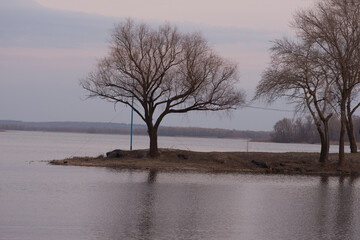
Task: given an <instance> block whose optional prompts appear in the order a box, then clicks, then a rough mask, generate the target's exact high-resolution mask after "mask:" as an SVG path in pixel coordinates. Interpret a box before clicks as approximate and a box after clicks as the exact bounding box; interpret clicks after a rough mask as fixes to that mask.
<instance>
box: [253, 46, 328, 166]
mask: <svg viewBox="0 0 360 240" xmlns="http://www.w3.org/2000/svg"><path fill="white" fill-rule="evenodd" d="M271 52H272V55H271V63H270V66H269V67H268V69H267V70H265V72H264V73H263V75H262V79H261V81H260V83H259V84H258V86H257V88H256V94H255V99H259V98H265V99H267V100H268V101H269V102H272V101H274V100H276V99H278V98H281V97H287V98H288V100H289V101H290V102H293V103H296V104H297V108H298V110H306V111H308V112H310V114H311V116H312V118H313V120H314V122H315V124H316V129H317V131H318V133H319V135H320V141H321V152H320V158H319V161H320V162H321V163H322V164H323V165H326V164H327V161H328V155H329V147H330V142H329V126H328V122H329V120H330V118H331V117H332V115H333V113H332V107H331V105H330V103H331V101H332V99H331V87H332V84H333V79H334V76H333V75H332V72H331V71H329V69H327V68H326V65H324V64H323V63H322V62H320V61H319V60H320V59H322V58H321V57H320V56H319V54H320V53H319V52H318V51H317V50H316V49H314V48H313V45H312V44H308V43H295V42H291V41H289V40H287V39H284V40H277V41H276V42H275V44H274V46H273V47H272V48H271Z"/></svg>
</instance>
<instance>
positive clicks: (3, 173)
mask: <svg viewBox="0 0 360 240" xmlns="http://www.w3.org/2000/svg"><path fill="white" fill-rule="evenodd" d="M4 136H6V137H4ZM80 138H81V137H80V136H79V135H77V134H75V135H71V134H60V135H56V134H48V133H45V134H40V133H34V134H31V133H26V134H24V135H22V134H21V133H16V134H12V133H7V135H2V134H0V239H1V240H2V239H22V240H27V239H39V240H42V239H55V240H57V239H59V240H62V239H101V240H103V239H104V240H118V239H146V240H151V239H190V240H191V239H260V240H261V239H360V232H359V230H358V226H359V224H360V221H359V220H360V211H359V208H358V206H359V199H360V192H359V188H360V184H359V180H358V179H355V178H336V177H301V176H277V175H274V176H267V175H235V174H195V173H162V172H156V171H147V172H146V171H119V170H116V169H105V168H84V167H62V166H50V165H47V164H45V163H43V162H39V161H37V160H44V159H54V158H61V157H64V156H68V155H70V154H72V153H73V152H74V149H79V148H82V149H84V152H88V151H89V152H91V151H93V152H94V153H96V152H97V151H99V150H101V149H103V148H105V149H106V148H107V146H105V145H101V144H100V143H104V142H106V141H100V140H97V141H96V142H98V143H99V144H98V145H96V144H95V143H92V144H90V146H91V147H90V148H87V147H84V146H83V145H82V144H83V143H82V142H81V141H79V139H80ZM100 139H101V138H100ZM44 145H45V146H46V148H45V149H44Z"/></svg>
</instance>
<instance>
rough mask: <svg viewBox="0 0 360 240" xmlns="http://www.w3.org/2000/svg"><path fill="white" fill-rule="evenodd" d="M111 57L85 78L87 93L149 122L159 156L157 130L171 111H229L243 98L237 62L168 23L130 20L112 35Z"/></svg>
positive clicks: (152, 149) (152, 150)
mask: <svg viewBox="0 0 360 240" xmlns="http://www.w3.org/2000/svg"><path fill="white" fill-rule="evenodd" d="M111 43H112V46H111V49H110V53H109V56H107V57H105V58H104V59H102V60H101V61H99V63H98V66H97V69H96V70H95V71H94V72H92V73H90V74H89V75H88V76H87V77H86V78H85V79H83V80H82V81H81V85H82V87H83V88H84V89H86V90H88V91H89V92H90V94H89V97H100V98H103V99H106V100H108V101H110V102H113V103H122V104H125V105H127V106H129V107H132V104H131V99H132V98H133V97H134V99H135V103H134V105H133V110H134V111H135V112H136V113H137V114H138V115H139V116H140V117H141V119H142V120H143V121H144V122H145V123H146V125H147V128H148V134H149V137H150V156H152V157H155V156H157V155H158V153H159V152H158V143H157V131H158V128H159V126H160V123H161V121H162V120H163V119H164V117H165V116H166V115H168V114H170V113H186V112H189V111H219V110H230V109H234V108H236V107H239V106H241V105H242V104H243V103H244V102H245V94H244V93H243V92H242V91H240V90H237V88H236V84H237V83H238V80H239V79H238V76H237V65H236V64H234V63H231V62H229V61H226V60H224V59H223V58H221V57H220V56H218V55H216V54H215V53H214V52H213V51H212V50H211V48H210V47H209V45H208V44H207V42H206V41H205V40H204V39H203V38H202V37H201V36H200V35H199V34H197V33H193V34H183V33H180V32H179V31H178V30H177V28H176V27H173V26H170V25H168V24H166V25H162V26H160V27H159V28H158V29H153V28H151V27H150V26H149V25H146V24H136V23H135V22H134V21H132V20H127V21H125V22H123V23H120V24H118V25H117V26H116V27H115V29H114V31H113V34H112V41H111Z"/></svg>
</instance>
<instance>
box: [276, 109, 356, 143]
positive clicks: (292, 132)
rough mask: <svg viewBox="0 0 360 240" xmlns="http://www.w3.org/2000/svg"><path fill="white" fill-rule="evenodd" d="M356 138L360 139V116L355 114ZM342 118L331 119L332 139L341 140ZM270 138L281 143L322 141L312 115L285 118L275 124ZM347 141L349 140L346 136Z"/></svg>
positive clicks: (330, 137) (330, 132)
mask: <svg viewBox="0 0 360 240" xmlns="http://www.w3.org/2000/svg"><path fill="white" fill-rule="evenodd" d="M353 123H354V129H355V138H356V140H357V141H359V140H360V134H359V129H360V116H356V115H354V116H353ZM339 131H340V119H338V118H335V117H334V118H331V119H330V121H329V139H330V141H339ZM270 140H271V141H272V142H279V143H320V137H319V134H318V132H317V129H316V126H315V124H314V121H313V120H312V118H311V117H310V116H308V117H305V118H297V119H289V118H283V119H282V120H280V121H278V122H276V123H275V125H274V130H273V132H272V133H270ZM345 140H346V141H349V139H348V138H347V137H345Z"/></svg>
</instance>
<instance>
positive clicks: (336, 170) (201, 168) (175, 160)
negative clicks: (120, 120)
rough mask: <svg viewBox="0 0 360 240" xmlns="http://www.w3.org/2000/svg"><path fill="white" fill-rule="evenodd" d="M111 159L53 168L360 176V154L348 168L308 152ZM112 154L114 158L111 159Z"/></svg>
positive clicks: (136, 154)
mask: <svg viewBox="0 0 360 240" xmlns="http://www.w3.org/2000/svg"><path fill="white" fill-rule="evenodd" d="M108 154H109V155H108V156H107V157H105V156H103V155H101V156H98V157H72V158H67V159H63V160H53V161H50V162H49V163H50V164H52V165H66V166H87V167H107V168H116V169H124V170H125V169H128V170H150V171H161V172H173V171H181V172H202V173H204V172H208V173H251V174H286V175H310V176H355V177H357V176H359V175H360V154H346V158H347V165H346V166H345V167H341V168H340V167H339V166H338V165H337V157H338V154H330V156H329V164H328V165H327V166H325V167H323V166H321V164H320V163H319V162H318V158H319V153H306V152H287V153H272V152H195V151H187V150H179V149H160V155H159V157H157V158H150V157H149V156H148V150H134V151H124V150H114V151H113V152H109V153H108ZM111 154H112V155H111Z"/></svg>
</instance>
